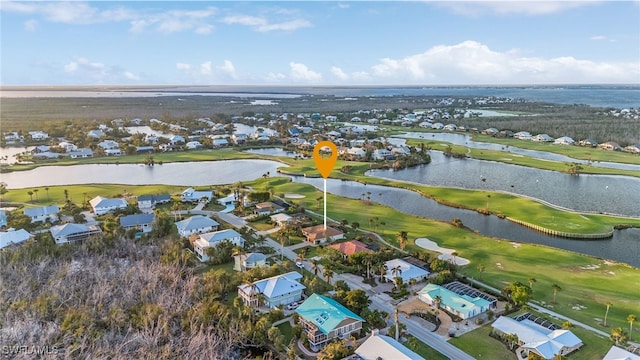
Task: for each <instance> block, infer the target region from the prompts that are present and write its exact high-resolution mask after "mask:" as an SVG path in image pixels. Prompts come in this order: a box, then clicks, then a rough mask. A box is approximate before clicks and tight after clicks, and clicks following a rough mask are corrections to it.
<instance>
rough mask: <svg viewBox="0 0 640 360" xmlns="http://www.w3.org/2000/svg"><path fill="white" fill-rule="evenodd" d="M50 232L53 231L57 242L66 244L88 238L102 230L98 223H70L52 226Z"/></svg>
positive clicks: (52, 234)
mask: <svg viewBox="0 0 640 360" xmlns="http://www.w3.org/2000/svg"><path fill="white" fill-rule="evenodd" d="M49 232H51V236H53V239H54V240H55V242H56V244H65V243H70V242H76V241H81V240H86V239H88V238H90V237H91V236H94V235H97V234H100V233H102V230H100V227H98V226H97V225H85V224H74V223H68V224H64V225H56V226H52V227H51V228H50V229H49Z"/></svg>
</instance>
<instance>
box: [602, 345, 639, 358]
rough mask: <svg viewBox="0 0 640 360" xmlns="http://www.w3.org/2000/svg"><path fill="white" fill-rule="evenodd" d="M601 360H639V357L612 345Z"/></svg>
mask: <svg viewBox="0 0 640 360" xmlns="http://www.w3.org/2000/svg"><path fill="white" fill-rule="evenodd" d="M602 360H640V355H638V354H636V353H632V352H630V351H627V350H625V349H622V348H619V347H617V346H615V345H612V346H611V348H610V349H609V351H608V352H607V353H606V354H605V356H604V357H603V358H602Z"/></svg>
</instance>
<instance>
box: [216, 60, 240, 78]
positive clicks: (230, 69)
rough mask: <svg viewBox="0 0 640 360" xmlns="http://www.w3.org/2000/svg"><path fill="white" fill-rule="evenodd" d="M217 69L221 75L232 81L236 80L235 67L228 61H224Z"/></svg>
mask: <svg viewBox="0 0 640 360" xmlns="http://www.w3.org/2000/svg"><path fill="white" fill-rule="evenodd" d="M218 69H220V70H221V71H222V73H223V74H225V75H227V76H229V77H231V78H232V79H237V78H238V75H237V74H236V67H235V66H233V63H232V62H231V61H229V60H225V61H224V62H223V63H222V65H220V66H218Z"/></svg>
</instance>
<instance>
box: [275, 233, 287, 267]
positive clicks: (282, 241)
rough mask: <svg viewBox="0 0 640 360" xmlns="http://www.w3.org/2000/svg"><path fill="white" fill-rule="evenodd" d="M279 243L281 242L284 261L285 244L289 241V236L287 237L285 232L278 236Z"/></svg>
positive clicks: (281, 254)
mask: <svg viewBox="0 0 640 360" xmlns="http://www.w3.org/2000/svg"><path fill="white" fill-rule="evenodd" d="M278 241H279V242H280V260H282V257H283V256H284V243H285V242H286V241H289V236H287V234H285V233H284V231H281V232H280V233H279V234H278Z"/></svg>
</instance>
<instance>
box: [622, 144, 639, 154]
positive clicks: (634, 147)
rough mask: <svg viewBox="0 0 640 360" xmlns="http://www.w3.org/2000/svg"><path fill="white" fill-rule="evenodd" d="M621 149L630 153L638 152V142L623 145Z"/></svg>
mask: <svg viewBox="0 0 640 360" xmlns="http://www.w3.org/2000/svg"><path fill="white" fill-rule="evenodd" d="M623 150H624V151H626V152H629V153H632V154H640V144H638V145H629V146H625V148H624V149H623Z"/></svg>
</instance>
